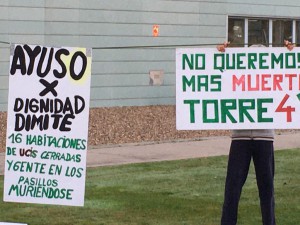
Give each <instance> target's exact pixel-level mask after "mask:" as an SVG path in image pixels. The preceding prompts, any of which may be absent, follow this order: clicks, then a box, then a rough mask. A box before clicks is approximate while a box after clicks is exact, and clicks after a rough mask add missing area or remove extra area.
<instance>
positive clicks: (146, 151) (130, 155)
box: [0, 131, 300, 174]
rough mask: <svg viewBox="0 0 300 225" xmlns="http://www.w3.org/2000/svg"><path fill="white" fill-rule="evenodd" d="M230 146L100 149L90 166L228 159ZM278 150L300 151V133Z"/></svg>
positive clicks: (0, 164)
mask: <svg viewBox="0 0 300 225" xmlns="http://www.w3.org/2000/svg"><path fill="white" fill-rule="evenodd" d="M229 146H230V138H229V137H211V138H203V139H201V140H199V141H182V142H171V143H160V144H153V143H152V144H145V143H144V144H138V145H137V144H125V145H121V146H98V147H94V148H90V149H89V150H88V152H87V154H88V155H87V166H88V167H96V166H108V165H120V164H129V163H141V162H153V161H165V160H177V159H188V158H199V157H209V156H217V155H228V150H229ZM274 146H275V149H276V150H283V149H293V148H300V131H297V132H293V133H284V134H281V135H276V136H275V142H274ZM4 158H5V155H4V153H0V174H3V171H4V160H5V159H4Z"/></svg>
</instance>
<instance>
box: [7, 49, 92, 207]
mask: <svg viewBox="0 0 300 225" xmlns="http://www.w3.org/2000/svg"><path fill="white" fill-rule="evenodd" d="M91 54H92V52H91V49H85V48H67V47H63V48H53V47H43V46H32V45H31V46H30V45H20V44H17V45H13V46H11V56H10V76H9V99H8V121H7V139H6V160H5V179H4V201H9V202H28V203H41V204H58V205H74V206H82V205H84V192H85V174H86V151H87V136H88V118H89V98H90V79H91V61H92V55H91Z"/></svg>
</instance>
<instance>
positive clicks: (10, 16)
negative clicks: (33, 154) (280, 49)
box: [0, 0, 300, 111]
mask: <svg viewBox="0 0 300 225" xmlns="http://www.w3.org/2000/svg"><path fill="white" fill-rule="evenodd" d="M299 11H300V1H296V0H285V1H281V0H273V1H269V0H206V1H205V0H109V1H108V0H81V1H80V0H63V1H61V0H39V1H36V0H26V1H24V0H1V1H0V42H7V43H0V52H1V54H0V111H6V108H7V99H8V73H9V44H8V43H26V44H37V45H45V46H74V47H92V48H93V62H92V86H91V104H90V105H91V107H106V106H107V107H112V106H138V105H162V104H175V47H168V48H130V49H127V48H126V49H118V48H116V49H113V48H111V49H103V48H106V47H126V46H162V45H178V46H180V45H206V44H211V47H214V46H215V45H216V44H217V43H222V42H223V41H224V40H225V39H226V31H227V28H226V24H227V17H228V15H229V16H235V15H236V16H260V17H261V16H264V17H287V18H298V17H299ZM154 24H158V25H159V26H160V34H159V37H153V36H152V26H153V25H154ZM151 70H163V71H164V82H163V84H162V85H161V86H151V85H149V71H151ZM23 88H30V87H23Z"/></svg>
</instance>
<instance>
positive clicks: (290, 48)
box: [283, 40, 295, 51]
mask: <svg viewBox="0 0 300 225" xmlns="http://www.w3.org/2000/svg"><path fill="white" fill-rule="evenodd" d="M283 43H284V46H285V47H287V49H288V50H290V51H292V50H293V48H294V47H295V46H294V44H293V43H292V42H290V41H288V40H284V41H283Z"/></svg>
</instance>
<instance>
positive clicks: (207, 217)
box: [0, 149, 300, 225]
mask: <svg viewBox="0 0 300 225" xmlns="http://www.w3.org/2000/svg"><path fill="white" fill-rule="evenodd" d="M275 158H276V176H275V192H276V217H277V224H284V225H295V224H298V223H299V221H300V213H299V211H300V204H299V203H300V188H299V187H300V149H298V150H286V151H277V152H276V154H275ZM226 165H227V157H224V156H223V157H211V158H201V159H191V160H181V161H170V162H157V163H143V164H133V165H123V166H113V167H100V168H93V169H88V171H87V179H86V196H85V206H84V207H67V206H53V205H38V204H37V205H36V204H19V203H6V202H1V203H0V212H1V213H0V221H6V222H19V223H26V224H28V225H35V224H36V225H42V224H57V225H58V224H59V225H64V224H70V225H71V224H72V225H75V224H80V225H82V224H86V225H92V224H97V225H101V224H103V225H104V224H105V225H109V224H111V225H118V224H122V225H123V224H125V225H127V224H128V225H147V224H149V225H150V224H151V225H152V224H158V225H191V224H195V225H218V224H220V223H219V221H220V215H221V206H222V202H223V192H224V182H225V173H226ZM0 189H1V190H0V192H1V193H0V198H1V199H3V176H2V177H1V181H0ZM238 224H239V225H253V224H255V225H259V224H261V216H260V208H259V200H258V191H257V187H256V181H255V174H254V169H253V164H251V170H250V174H249V176H248V179H247V182H246V184H245V186H244V189H243V193H242V197H241V201H240V208H239V221H238Z"/></svg>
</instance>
